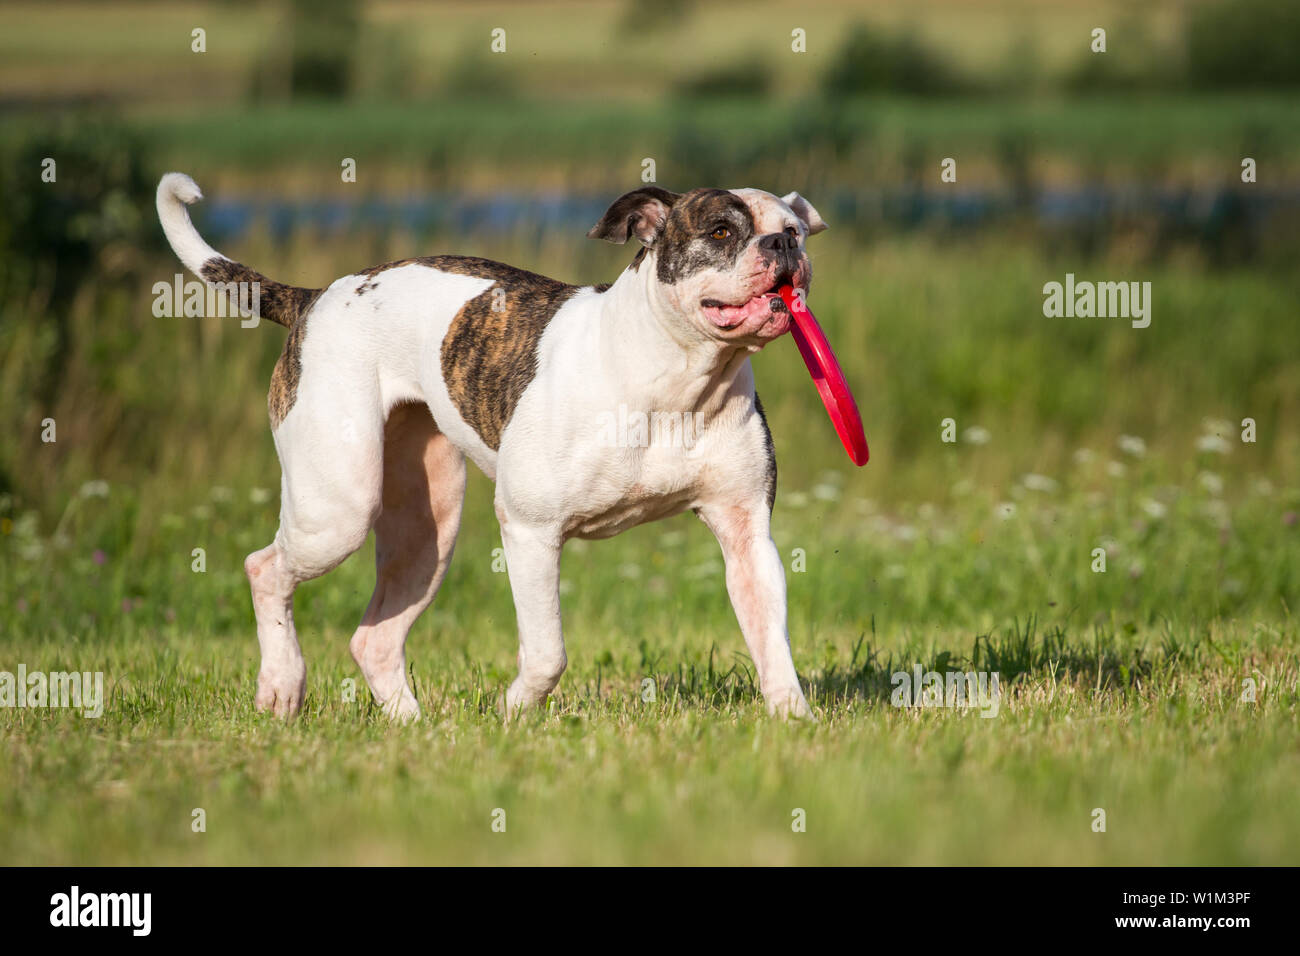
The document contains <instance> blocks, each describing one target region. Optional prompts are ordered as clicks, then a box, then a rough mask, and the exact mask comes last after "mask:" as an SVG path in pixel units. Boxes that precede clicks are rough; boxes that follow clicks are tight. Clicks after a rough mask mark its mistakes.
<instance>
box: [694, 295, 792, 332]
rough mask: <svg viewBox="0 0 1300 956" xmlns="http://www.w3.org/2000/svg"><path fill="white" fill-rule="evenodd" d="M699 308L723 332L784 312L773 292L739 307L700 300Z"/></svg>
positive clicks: (783, 306) (747, 301)
mask: <svg viewBox="0 0 1300 956" xmlns="http://www.w3.org/2000/svg"><path fill="white" fill-rule="evenodd" d="M700 307H701V308H702V309H703V310H704V314H705V316H706V317H707V318H708V320H709V321H710V322H712V323H713V324H714V325H716V326H717V327H718V328H720V329H722V330H723V331H730V330H731V329H735V328H738V327H740V326H741V325H743V324H745V323H746V322H748V321H749V320H751V319H753V318H755V317H756V316H760V315H763V316H766V315H770V314H771V313H773V312H784V311H785V303H784V302H783V301H781V297H780V296H779V295H777V293H776V291H775V290H772V291H770V292H764V293H763V294H761V295H756V296H754V297H753V298H751V299H747V300H746V301H744V302H742V303H740V304H739V305H729V304H727V303H726V302H720V301H718V300H717V299H702V300H700Z"/></svg>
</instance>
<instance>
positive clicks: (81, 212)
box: [0, 120, 162, 491]
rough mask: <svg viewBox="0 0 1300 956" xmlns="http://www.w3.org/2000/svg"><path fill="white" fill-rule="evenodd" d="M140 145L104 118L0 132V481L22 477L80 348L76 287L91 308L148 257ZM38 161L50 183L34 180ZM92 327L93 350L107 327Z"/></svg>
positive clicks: (147, 180)
mask: <svg viewBox="0 0 1300 956" xmlns="http://www.w3.org/2000/svg"><path fill="white" fill-rule="evenodd" d="M145 155H146V154H145V150H144V148H143V146H142V142H141V140H140V138H139V137H138V136H137V135H136V134H135V133H133V132H131V131H129V130H127V129H126V128H124V127H122V126H119V125H116V124H114V123H112V122H110V121H106V120H99V121H95V120H88V121H85V122H81V123H77V124H75V125H74V124H70V123H54V124H46V125H44V126H42V127H40V128H33V129H31V130H29V132H28V133H27V135H25V136H23V137H22V138H12V137H11V138H8V139H5V140H3V141H0V195H3V196H4V197H5V203H4V214H3V215H0V317H2V321H0V368H3V369H4V378H3V383H2V384H0V406H2V407H3V408H5V410H6V415H5V419H6V421H5V422H4V425H5V431H6V434H8V435H9V436H11V437H10V440H7V441H5V442H3V443H0V491H4V490H5V489H9V488H12V487H13V486H14V484H15V483H16V482H18V481H20V480H25V481H26V482H28V483H29V487H30V481H31V476H30V475H27V474H22V475H20V473H21V472H23V471H25V465H24V460H25V458H26V457H27V455H28V453H29V452H30V451H31V449H32V447H33V445H36V444H38V443H39V435H40V427H39V423H40V421H41V419H42V418H44V417H45V416H46V414H47V413H48V412H49V410H50V409H51V408H52V407H53V404H54V403H55V401H56V399H57V398H58V396H59V395H60V393H61V391H62V390H63V386H64V385H65V379H66V377H67V376H68V374H69V373H70V371H71V369H72V362H71V355H72V354H73V353H74V352H76V351H77V350H78V348H79V347H84V343H81V344H79V343H78V342H76V332H75V330H76V327H77V326H76V323H75V321H74V312H75V311H76V308H75V306H76V303H77V302H78V299H79V297H81V296H83V295H85V296H87V297H88V305H83V306H82V309H83V310H84V309H85V308H87V307H88V308H90V309H92V310H93V309H96V308H98V307H99V306H100V305H101V304H102V303H105V302H110V301H112V300H113V298H114V296H115V295H120V294H122V292H123V290H126V289H129V288H131V287H132V286H133V285H134V284H136V283H138V281H139V277H140V275H141V271H142V269H143V268H144V266H145V264H146V263H149V262H152V261H156V255H157V252H158V250H159V248H160V247H161V246H162V242H161V239H162V236H161V232H160V230H159V228H158V224H157V220H156V218H155V215H154V211H153V192H154V186H155V183H156V177H155V171H154V170H153V169H151V168H150V167H149V165H148V162H147V161H146V159H145ZM48 159H52V160H54V163H55V164H54V166H53V167H52V168H53V174H54V181H52V182H47V181H44V180H43V178H42V172H43V170H44V169H46V165H45V164H46V161H47V160H48ZM86 331H90V330H86ZM92 334H95V335H96V338H98V340H99V342H98V345H99V347H100V348H103V347H104V346H106V345H107V344H108V343H109V342H111V341H112V340H113V337H114V336H113V333H112V331H111V330H105V331H103V332H100V333H92ZM107 357H109V358H111V355H109V356H107ZM100 437H101V439H102V438H103V437H104V436H102V435H101V436H100ZM55 450H56V451H57V449H55Z"/></svg>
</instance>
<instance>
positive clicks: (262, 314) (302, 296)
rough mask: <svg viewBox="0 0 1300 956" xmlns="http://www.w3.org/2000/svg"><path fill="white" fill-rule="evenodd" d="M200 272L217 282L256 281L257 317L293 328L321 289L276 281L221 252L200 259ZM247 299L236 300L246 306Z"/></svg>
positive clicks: (205, 277)
mask: <svg viewBox="0 0 1300 956" xmlns="http://www.w3.org/2000/svg"><path fill="white" fill-rule="evenodd" d="M199 275H200V276H202V277H203V278H204V279H205V280H207V281H208V282H213V283H216V282H220V283H225V284H230V283H236V284H238V283H240V282H247V283H250V284H251V283H253V282H256V283H257V285H258V309H257V314H258V316H259V318H263V319H270V320H271V321H272V322H275V323H278V324H279V325H283V326H285V327H286V328H292V327H293V325H294V323H295V322H297V320H298V318H299V317H300V316H303V315H305V314H306V313H307V310H308V309H310V308H311V306H312V303H313V302H315V301H316V299H317V297H319V296H320V294H321V291H322V290H321V289H304V288H301V287H300V286H296V285H285V284H284V283H283V282H276V281H275V280H274V279H268V278H267V277H266V276H264V275H262V274H261V273H260V272H257V271H255V270H253V269H250V268H249V267H248V266H246V265H244V264H243V263H240V262H235V261H233V260H231V259H223V258H222V257H220V256H213V257H212V258H211V259H209V260H208V261H207V262H205V263H203V268H201V269H200V270H199ZM249 304H250V303H247V302H245V303H239V305H241V306H247V305H249Z"/></svg>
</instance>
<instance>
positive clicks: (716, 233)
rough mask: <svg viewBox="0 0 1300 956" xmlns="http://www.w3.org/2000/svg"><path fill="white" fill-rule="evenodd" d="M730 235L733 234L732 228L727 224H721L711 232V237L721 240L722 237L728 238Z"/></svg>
mask: <svg viewBox="0 0 1300 956" xmlns="http://www.w3.org/2000/svg"><path fill="white" fill-rule="evenodd" d="M729 235H731V230H730V229H728V228H727V227H726V226H719V227H718V228H717V229H714V230H713V231H712V232H711V233H709V238H710V239H719V240H721V239H726V238H727V237H728V236H729Z"/></svg>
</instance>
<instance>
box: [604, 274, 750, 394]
mask: <svg viewBox="0 0 1300 956" xmlns="http://www.w3.org/2000/svg"><path fill="white" fill-rule="evenodd" d="M655 283H656V279H655V255H654V253H653V252H650V253H648V254H647V255H645V256H644V257H642V258H641V261H640V262H639V264H638V265H637V266H636V267H632V266H629V267H628V268H627V269H625V270H624V271H623V273H622V274H621V275H620V276H619V277H618V279H617V280H616V281H615V282H614V284H613V285H611V286H610V287H609V289H607V290H606V291H605V292H604V293H603V294H602V295H601V296H600V299H599V301H600V307H601V317H600V326H599V335H600V339H601V341H600V354H601V358H602V361H603V362H604V363H608V367H609V368H611V369H612V370H613V371H614V372H615V373H616V374H617V375H618V377H619V380H620V381H621V382H622V383H623V384H624V386H625V387H626V388H627V389H628V390H629V391H630V392H632V393H633V394H634V395H636V397H637V399H638V401H640V402H642V403H644V405H645V406H646V407H647V408H660V409H675V410H681V411H692V412H695V413H697V414H701V415H705V416H707V415H708V414H709V413H710V412H711V411H715V410H717V409H718V408H720V407H721V405H722V404H723V403H724V402H725V400H726V398H727V396H728V395H729V394H731V393H733V392H734V391H735V390H736V388H737V387H741V388H743V387H745V386H746V384H747V383H748V382H750V381H751V379H752V373H751V370H750V368H749V361H748V360H749V356H750V354H751V353H752V352H753V351H755V349H754V348H753V347H752V346H749V345H746V344H740V343H731V342H723V341H719V340H718V339H717V338H715V337H713V336H711V335H709V334H708V333H706V332H705V331H703V330H702V329H699V328H697V327H695V326H693V325H691V324H690V323H689V322H687V321H686V320H685V319H684V318H682V317H681V316H678V315H674V314H673V313H672V312H670V311H669V310H668V309H667V308H665V306H664V304H663V303H662V302H661V301H660V299H659V297H658V296H656V295H655Z"/></svg>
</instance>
